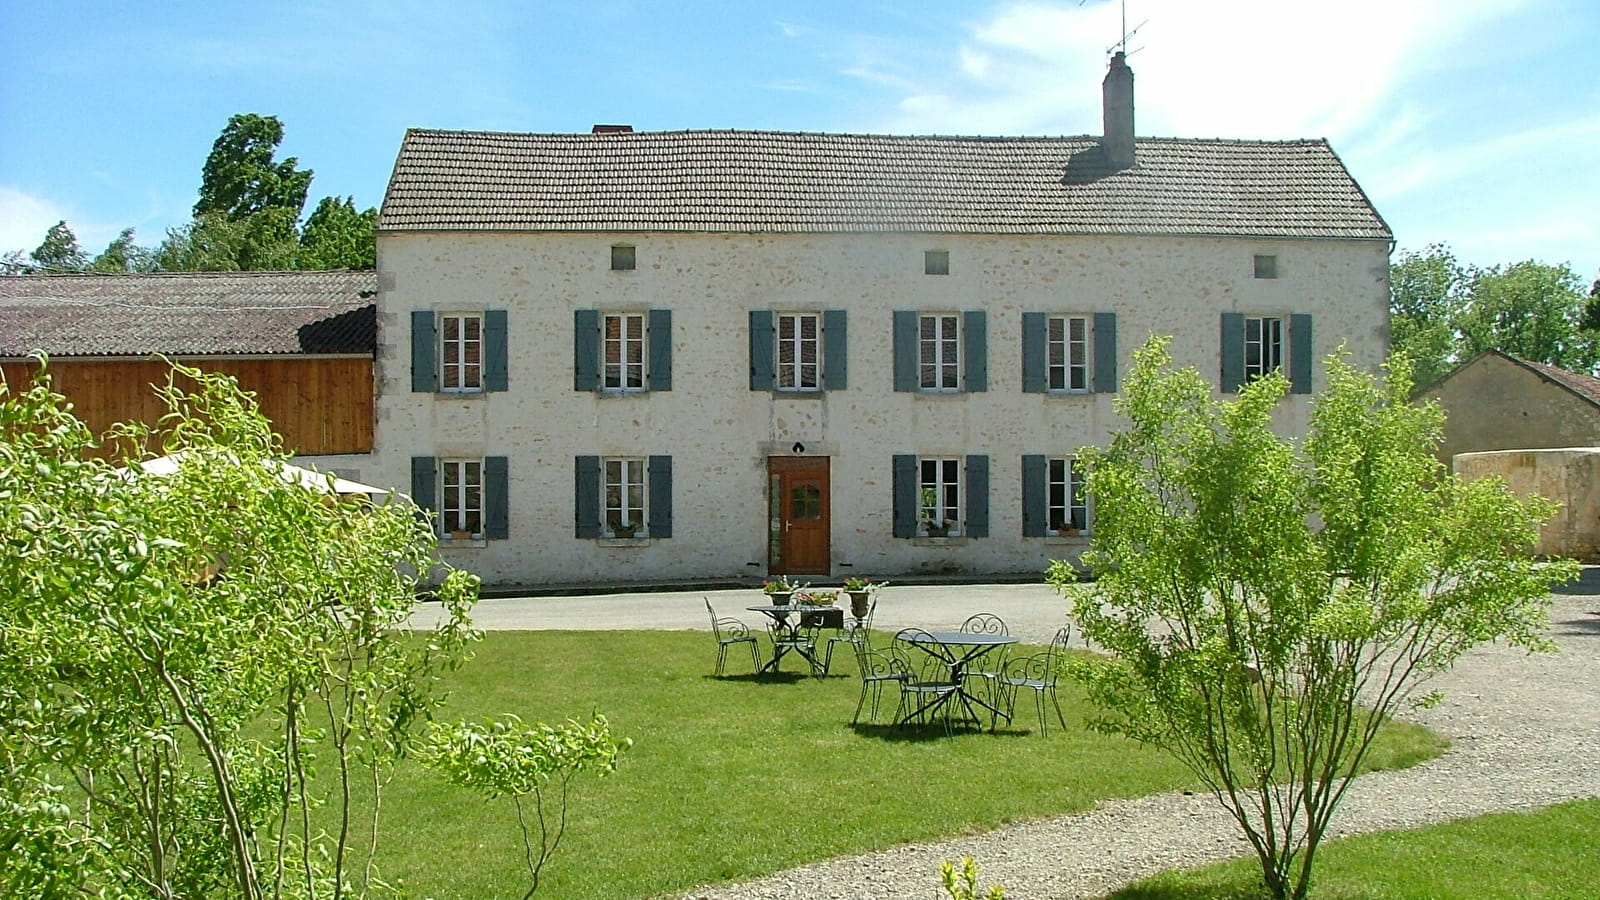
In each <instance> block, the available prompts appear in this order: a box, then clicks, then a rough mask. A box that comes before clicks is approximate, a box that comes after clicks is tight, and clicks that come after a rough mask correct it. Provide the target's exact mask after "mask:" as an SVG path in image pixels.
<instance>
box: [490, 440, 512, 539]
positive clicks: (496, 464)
mask: <svg viewBox="0 0 1600 900" xmlns="http://www.w3.org/2000/svg"><path fill="white" fill-rule="evenodd" d="M508 469H509V466H508V461H507V459H506V457H504V456H486V457H484V458H483V536H484V537H485V538H486V539H488V540H491V541H503V540H505V539H507V538H509V537H511V500H510V492H511V485H510V481H509V478H508Z"/></svg>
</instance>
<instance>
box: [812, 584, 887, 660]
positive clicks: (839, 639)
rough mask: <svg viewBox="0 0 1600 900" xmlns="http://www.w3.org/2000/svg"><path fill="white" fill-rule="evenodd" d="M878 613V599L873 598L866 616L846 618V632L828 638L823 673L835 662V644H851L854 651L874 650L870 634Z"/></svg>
mask: <svg viewBox="0 0 1600 900" xmlns="http://www.w3.org/2000/svg"><path fill="white" fill-rule="evenodd" d="M877 611H878V598H877V597H873V598H872V602H871V603H869V604H868V605H867V614H866V615H865V616H862V617H861V618H859V619H857V618H856V617H854V616H846V617H845V620H844V630H843V631H841V632H839V633H838V634H835V635H832V636H830V637H829V638H828V651H827V653H826V654H825V655H824V656H823V659H822V671H824V672H826V671H828V667H829V666H830V665H831V664H832V662H833V645H834V644H838V643H846V644H850V645H852V649H857V648H860V647H866V648H867V649H869V650H870V649H872V647H871V643H872V642H871V639H870V637H869V632H871V630H872V616H873V614H874V613H876V612H877Z"/></svg>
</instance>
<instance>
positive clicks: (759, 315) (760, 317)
mask: <svg viewBox="0 0 1600 900" xmlns="http://www.w3.org/2000/svg"><path fill="white" fill-rule="evenodd" d="M772 329H773V326H772V310H770V309H752V310H750V390H752V391H770V390H772V389H773V388H774V387H776V386H777V383H778V382H777V372H776V371H775V370H776V368H777V366H776V364H775V363H774V362H773V359H772V345H773V341H774V338H773V335H772Z"/></svg>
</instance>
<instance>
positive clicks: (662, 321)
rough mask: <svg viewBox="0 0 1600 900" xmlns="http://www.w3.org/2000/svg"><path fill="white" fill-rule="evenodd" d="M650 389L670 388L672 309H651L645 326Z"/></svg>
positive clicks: (664, 389)
mask: <svg viewBox="0 0 1600 900" xmlns="http://www.w3.org/2000/svg"><path fill="white" fill-rule="evenodd" d="M646 327H647V330H648V334H647V335H646V336H645V342H646V343H647V344H648V345H649V350H648V351H647V352H648V353H649V354H650V382H649V387H650V390H652V391H670V390H672V310H670V309H652V310H650V315H649V319H648V325H647V326H646Z"/></svg>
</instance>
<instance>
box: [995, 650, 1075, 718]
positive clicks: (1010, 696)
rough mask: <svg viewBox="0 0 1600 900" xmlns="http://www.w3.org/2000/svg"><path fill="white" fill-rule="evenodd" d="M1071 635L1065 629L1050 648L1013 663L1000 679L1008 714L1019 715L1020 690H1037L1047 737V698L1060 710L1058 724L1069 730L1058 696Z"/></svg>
mask: <svg viewBox="0 0 1600 900" xmlns="http://www.w3.org/2000/svg"><path fill="white" fill-rule="evenodd" d="M1069 633H1070V632H1069V631H1068V629H1067V628H1065V627H1063V628H1061V629H1060V630H1058V631H1056V636H1055V637H1054V638H1053V639H1052V640H1051V641H1050V646H1049V648H1048V649H1046V650H1045V651H1044V652H1043V653H1036V654H1034V655H1032V656H1021V657H1016V658H1014V659H1011V660H1009V661H1008V662H1007V663H1006V667H1005V670H1004V672H1003V673H1002V674H1001V676H1000V683H999V687H1000V690H1001V691H1002V692H1003V693H1004V696H1005V704H1004V708H1005V709H1006V711H1007V712H1008V713H1012V714H1015V712H1016V707H1017V692H1018V691H1020V690H1021V689H1023V688H1029V689H1030V690H1032V691H1033V699H1034V707H1035V708H1036V709H1037V710H1038V712H1039V733H1040V734H1043V735H1046V736H1048V735H1049V734H1050V717H1049V716H1048V715H1047V714H1046V710H1045V706H1044V700H1045V697H1046V695H1048V696H1049V698H1050V703H1051V705H1053V706H1054V707H1055V709H1056V721H1058V722H1060V723H1061V727H1062V728H1066V727H1067V717H1066V716H1064V715H1062V714H1061V700H1060V699H1059V698H1058V697H1057V696H1056V679H1057V677H1059V675H1060V672H1061V663H1062V660H1064V659H1065V658H1066V653H1067V637H1068V635H1069Z"/></svg>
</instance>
